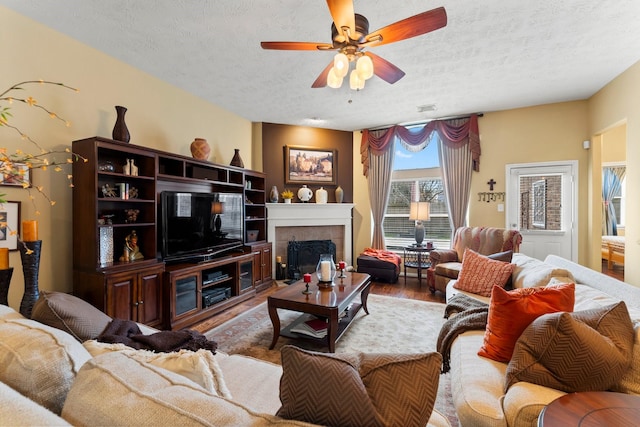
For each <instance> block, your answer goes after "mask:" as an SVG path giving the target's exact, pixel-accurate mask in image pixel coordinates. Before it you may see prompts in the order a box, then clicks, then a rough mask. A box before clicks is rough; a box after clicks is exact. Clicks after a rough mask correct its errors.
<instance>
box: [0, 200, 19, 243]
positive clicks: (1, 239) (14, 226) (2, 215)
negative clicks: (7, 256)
mask: <svg viewBox="0 0 640 427" xmlns="http://www.w3.org/2000/svg"><path fill="white" fill-rule="evenodd" d="M19 227H20V202H4V203H0V248H9V250H10V251H15V250H17V249H18V233H19V232H20V229H19Z"/></svg>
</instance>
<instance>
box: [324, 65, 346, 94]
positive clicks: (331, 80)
mask: <svg viewBox="0 0 640 427" xmlns="http://www.w3.org/2000/svg"><path fill="white" fill-rule="evenodd" d="M327 86H329V87H330V88H333V89H338V88H339V87H340V86H342V77H338V76H337V75H336V67H331V69H330V70H329V74H327Z"/></svg>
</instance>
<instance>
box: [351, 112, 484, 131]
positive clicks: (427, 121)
mask: <svg viewBox="0 0 640 427" xmlns="http://www.w3.org/2000/svg"><path fill="white" fill-rule="evenodd" d="M472 115H473V114H465V115H462V116H449V117H440V118H437V119H429V120H422V121H419V122H412V123H406V124H395V125H384V126H380V127H377V128H373V129H369V130H383V129H389V128H391V127H394V126H405V127H412V126H420V125H426V124H427V123H429V122H433V121H435V120H455V119H468V118H469V117H471V116H472ZM475 115H476V116H478V117H482V116H484V113H475ZM360 132H361V133H362V131H360Z"/></svg>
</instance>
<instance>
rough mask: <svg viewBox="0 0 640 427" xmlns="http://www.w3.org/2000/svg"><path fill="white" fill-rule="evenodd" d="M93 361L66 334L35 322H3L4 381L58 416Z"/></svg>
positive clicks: (0, 365)
mask: <svg viewBox="0 0 640 427" xmlns="http://www.w3.org/2000/svg"><path fill="white" fill-rule="evenodd" d="M89 359H91V355H90V354H89V353H88V352H87V350H85V349H84V347H82V344H80V343H79V342H78V341H76V340H75V338H73V337H72V336H71V335H69V334H67V333H66V332H63V331H61V330H59V329H56V328H52V327H50V326H47V325H43V324H42V323H39V322H36V321H35V320H31V319H24V318H23V319H0V381H1V382H3V383H5V384H7V385H8V386H9V387H11V388H13V389H14V390H16V391H18V392H20V393H21V394H23V395H24V396H26V397H28V398H29V399H31V400H33V401H35V402H36V403H38V404H40V405H42V406H44V407H45V408H47V409H49V410H50V411H52V412H55V413H56V414H60V411H61V410H62V405H63V403H64V400H65V398H66V396H67V392H68V391H69V388H70V387H71V384H72V383H73V380H74V379H75V377H76V374H77V373H78V371H79V370H80V368H81V367H82V365H83V364H84V363H85V362H86V361H87V360H89Z"/></svg>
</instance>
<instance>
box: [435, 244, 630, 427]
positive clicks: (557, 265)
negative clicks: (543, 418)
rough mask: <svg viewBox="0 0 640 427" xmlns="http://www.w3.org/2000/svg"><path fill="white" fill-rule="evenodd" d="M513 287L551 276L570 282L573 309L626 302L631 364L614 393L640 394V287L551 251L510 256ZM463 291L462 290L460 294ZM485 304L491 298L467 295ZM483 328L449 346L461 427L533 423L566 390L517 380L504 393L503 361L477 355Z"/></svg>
mask: <svg viewBox="0 0 640 427" xmlns="http://www.w3.org/2000/svg"><path fill="white" fill-rule="evenodd" d="M512 263H514V264H516V267H515V269H514V272H513V275H512V281H513V286H514V287H515V288H521V287H533V286H545V285H546V284H548V283H549V282H550V280H552V279H554V278H555V279H557V280H559V281H562V282H566V281H574V282H575V283H576V290H575V306H574V311H580V310H586V309H590V308H598V307H604V306H607V305H609V304H611V303H615V302H617V301H620V300H624V301H625V303H626V305H627V309H628V311H629V314H630V317H631V320H632V322H633V323H634V330H635V342H634V344H633V350H632V352H633V360H632V368H631V370H630V371H629V372H628V374H626V376H625V377H624V378H623V380H622V381H620V382H619V383H618V384H617V385H616V387H615V391H620V392H625V393H632V394H640V288H637V287H634V286H632V285H629V284H626V283H624V282H621V281H618V280H616V279H613V278H611V277H608V276H605V275H603V274H601V273H599V272H596V271H593V270H591V269H588V268H586V267H583V266H581V265H578V264H576V263H573V262H571V261H568V260H566V259H563V258H560V257H557V256H554V255H549V256H548V257H547V258H546V259H545V261H544V262H542V261H539V260H535V259H533V258H530V257H528V256H526V255H523V254H514V255H513V260H512ZM454 283H455V281H453V280H452V281H451V282H450V283H449V284H448V285H447V300H450V299H451V297H452V296H453V295H454V294H455V293H458V292H461V291H458V290H457V289H455V288H454V287H453V286H454ZM464 293H466V292H464ZM466 294H467V295H470V296H473V297H474V298H476V299H480V300H483V301H485V302H489V298H485V297H479V296H477V295H473V294H469V293H466ZM483 337H484V330H478V331H468V332H465V333H463V334H461V335H460V336H458V337H457V338H456V339H455V341H454V342H453V344H452V346H451V371H450V373H449V374H448V375H451V383H452V386H451V387H452V394H453V400H454V406H455V408H456V412H457V415H458V418H459V421H460V425H462V426H473V427H478V426H492V427H495V426H518V427H520V426H536V425H537V420H538V415H539V414H540V411H541V410H542V408H544V406H546V405H547V404H549V403H550V402H551V401H553V400H554V399H556V398H558V397H560V396H562V395H564V394H565V393H564V392H562V391H559V390H555V389H552V388H548V387H544V386H541V385H537V384H532V383H529V382H518V383H516V384H514V385H512V386H511V387H510V388H509V389H508V391H507V392H506V393H505V391H504V388H505V373H506V371H507V366H508V365H507V363H501V362H496V361H493V360H490V359H487V358H484V357H481V356H479V355H478V354H477V353H478V350H479V349H480V347H481V346H482V344H483Z"/></svg>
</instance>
